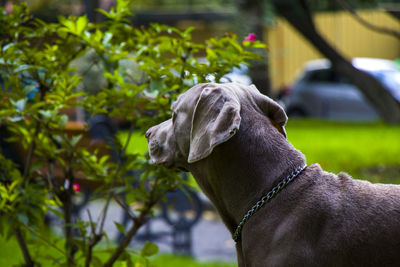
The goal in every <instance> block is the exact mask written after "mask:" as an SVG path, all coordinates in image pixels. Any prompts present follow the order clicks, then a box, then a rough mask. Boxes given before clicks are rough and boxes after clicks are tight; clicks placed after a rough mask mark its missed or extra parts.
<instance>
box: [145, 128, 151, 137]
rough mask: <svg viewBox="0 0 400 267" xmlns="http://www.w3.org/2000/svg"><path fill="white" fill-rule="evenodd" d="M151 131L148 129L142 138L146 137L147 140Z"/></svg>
mask: <svg viewBox="0 0 400 267" xmlns="http://www.w3.org/2000/svg"><path fill="white" fill-rule="evenodd" d="M151 129H152V128H150V129H148V130H147V132H146V133H145V134H144V136H146V138H147V139H149V137H150V135H151Z"/></svg>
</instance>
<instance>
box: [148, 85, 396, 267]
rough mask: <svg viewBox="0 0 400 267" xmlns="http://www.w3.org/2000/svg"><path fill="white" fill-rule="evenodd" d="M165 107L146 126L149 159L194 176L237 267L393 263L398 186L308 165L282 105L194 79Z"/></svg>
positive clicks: (246, 89)
mask: <svg viewBox="0 0 400 267" xmlns="http://www.w3.org/2000/svg"><path fill="white" fill-rule="evenodd" d="M172 113H173V115H172V118H171V119H169V120H167V121H165V122H163V123H161V124H159V125H156V126H154V127H152V128H150V129H149V130H148V131H147V132H146V137H147V138H148V145H149V153H150V157H151V159H152V161H153V162H154V163H155V164H160V165H164V166H165V167H167V168H177V169H181V170H186V171H190V172H191V173H192V174H193V176H194V178H195V180H196V181H197V183H198V185H199V186H200V188H201V189H202V191H203V192H204V193H205V194H206V195H207V197H208V198H209V199H210V200H211V202H212V203H213V205H214V206H215V208H216V210H217V211H218V213H219V215H220V217H221V219H222V221H223V222H224V224H225V225H226V227H227V228H228V229H229V231H230V232H231V234H232V235H233V238H234V239H235V240H236V251H237V259H238V265H239V267H243V266H246V267H249V266H251V267H253V266H255V267H258V266H260V267H266V266H285V267H286V266H335V267H336V266H400V186H398V185H383V184H372V183H370V182H367V181H361V180H356V179H353V178H351V177H350V176H349V175H347V174H345V173H339V174H338V175H336V174H333V173H329V172H325V171H323V170H322V169H321V167H320V166H319V165H318V164H312V165H309V166H306V165H305V164H306V160H305V157H304V155H303V154H302V153H301V152H300V151H298V150H296V149H295V148H294V147H293V146H292V145H291V144H290V143H289V142H288V141H287V139H286V131H285V128H284V126H285V124H286V121H287V116H286V114H285V112H284V110H283V109H282V107H280V106H279V105H278V104H277V103H276V102H274V101H273V100H272V99H270V98H268V97H266V96H264V95H262V94H261V93H260V92H259V91H258V90H257V88H256V87H255V86H254V85H252V86H245V85H240V84H236V83H226V84H216V83H204V84H198V85H196V86H194V87H192V88H191V89H189V90H188V91H187V92H185V93H184V94H181V95H180V96H179V97H178V99H177V101H176V102H174V103H173V105H172ZM271 196H272V197H271Z"/></svg>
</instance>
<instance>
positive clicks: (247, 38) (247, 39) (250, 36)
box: [244, 33, 257, 42]
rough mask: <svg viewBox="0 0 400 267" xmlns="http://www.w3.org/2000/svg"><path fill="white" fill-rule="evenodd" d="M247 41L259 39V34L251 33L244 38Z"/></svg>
mask: <svg viewBox="0 0 400 267" xmlns="http://www.w3.org/2000/svg"><path fill="white" fill-rule="evenodd" d="M244 40H245V41H249V42H255V41H256V40H257V35H256V34H255V33H249V35H247V36H246V38H244Z"/></svg>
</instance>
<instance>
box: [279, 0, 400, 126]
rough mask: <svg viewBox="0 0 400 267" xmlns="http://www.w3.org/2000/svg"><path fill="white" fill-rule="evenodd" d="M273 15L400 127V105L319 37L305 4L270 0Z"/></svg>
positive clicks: (386, 118) (287, 0)
mask: <svg viewBox="0 0 400 267" xmlns="http://www.w3.org/2000/svg"><path fill="white" fill-rule="evenodd" d="M273 4H274V7H275V9H276V11H277V12H278V13H279V14H280V15H281V16H282V17H284V18H285V19H286V20H287V21H288V22H289V23H290V24H291V25H292V26H293V27H294V28H295V29H296V30H297V31H299V32H300V33H301V34H302V35H303V36H304V37H305V38H306V39H307V40H308V41H309V42H310V43H311V44H312V45H313V46H314V47H315V48H316V49H317V50H318V51H319V52H320V53H321V54H323V55H324V56H325V57H326V58H328V59H329V60H330V61H331V63H332V68H333V69H334V70H335V71H336V72H338V73H339V74H341V75H343V76H345V77H346V78H348V80H349V81H350V82H351V83H352V84H354V85H355V86H357V87H358V88H359V89H360V91H361V92H362V93H363V94H364V95H365V97H366V98H367V99H368V100H369V101H370V102H371V103H372V104H373V105H374V106H375V107H376V109H377V111H378V113H379V114H380V115H381V116H382V118H383V119H384V120H385V121H386V122H387V123H390V124H400V103H399V102H397V101H396V100H395V99H394V98H393V96H392V95H391V94H390V93H389V92H388V90H386V88H385V87H384V86H383V85H382V84H381V83H380V82H379V81H378V80H376V79H375V78H374V77H372V76H371V75H369V74H368V73H366V72H363V71H360V70H358V69H356V68H355V67H353V65H352V64H351V63H350V62H349V61H348V60H346V59H345V58H344V57H343V56H342V55H341V54H339V53H338V52H337V51H336V50H335V49H334V48H333V47H332V46H331V45H330V44H329V43H328V42H327V41H326V40H325V39H324V38H322V36H321V35H320V34H319V33H318V31H317V30H316V28H315V26H314V22H313V20H312V17H311V12H310V10H309V7H308V5H307V3H306V0H273Z"/></svg>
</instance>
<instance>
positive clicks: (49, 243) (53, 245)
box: [22, 224, 68, 257]
mask: <svg viewBox="0 0 400 267" xmlns="http://www.w3.org/2000/svg"><path fill="white" fill-rule="evenodd" d="M22 226H23V227H24V228H25V229H27V230H28V231H29V232H31V233H32V234H34V235H35V236H36V237H37V238H39V239H40V240H42V241H43V242H44V243H46V244H47V245H50V246H51V247H52V248H54V249H55V250H57V251H58V252H60V253H61V254H63V255H65V256H66V257H68V255H67V254H66V253H65V252H64V251H63V250H62V249H60V248H59V247H57V245H55V244H53V243H51V242H50V241H48V240H47V239H46V238H45V237H43V236H42V235H40V233H38V232H36V231H34V230H32V229H31V228H29V227H28V226H26V225H25V224H22Z"/></svg>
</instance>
